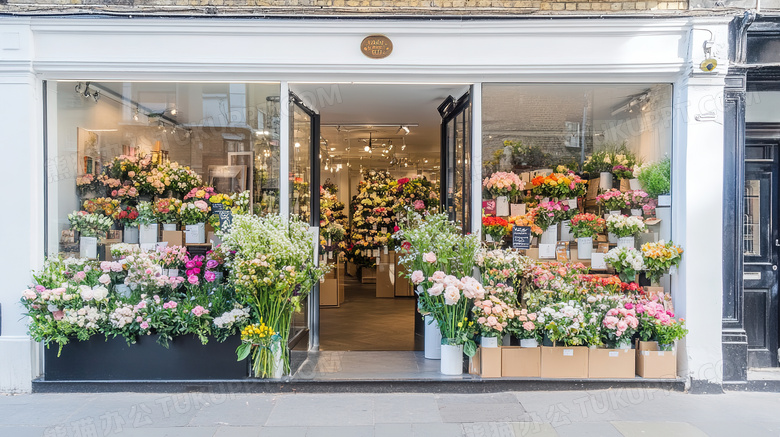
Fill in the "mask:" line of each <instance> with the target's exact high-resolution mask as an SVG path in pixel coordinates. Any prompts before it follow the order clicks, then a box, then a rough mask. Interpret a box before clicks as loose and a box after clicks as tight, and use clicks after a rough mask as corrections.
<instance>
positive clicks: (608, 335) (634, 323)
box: [601, 303, 639, 349]
mask: <svg viewBox="0 0 780 437" xmlns="http://www.w3.org/2000/svg"><path fill="white" fill-rule="evenodd" d="M627 307H630V308H627ZM601 325H602V326H601V336H602V338H601V339H602V341H603V342H604V344H606V345H607V347H608V348H610V349H631V337H633V336H634V334H635V333H636V332H637V329H638V328H639V319H638V318H637V317H636V311H635V310H634V305H633V304H631V303H627V304H623V305H620V306H619V307H617V308H610V309H609V310H608V311H607V313H606V314H605V315H604V319H603V320H602V322H601Z"/></svg>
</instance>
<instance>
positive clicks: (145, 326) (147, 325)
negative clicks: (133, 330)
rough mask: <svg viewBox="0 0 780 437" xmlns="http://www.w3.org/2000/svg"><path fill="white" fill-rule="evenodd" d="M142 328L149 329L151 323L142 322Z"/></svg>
mask: <svg viewBox="0 0 780 437" xmlns="http://www.w3.org/2000/svg"><path fill="white" fill-rule="evenodd" d="M141 329H149V323H147V322H141Z"/></svg>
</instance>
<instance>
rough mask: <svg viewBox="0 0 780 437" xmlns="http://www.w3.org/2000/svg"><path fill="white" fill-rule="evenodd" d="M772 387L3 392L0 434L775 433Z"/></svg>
mask: <svg viewBox="0 0 780 437" xmlns="http://www.w3.org/2000/svg"><path fill="white" fill-rule="evenodd" d="M779 411H780V394H776V393H745V392H728V393H726V394H722V395H691V394H685V393H679V392H668V391H664V390H659V389H619V390H598V391H560V392H554V391H543V392H513V393H495V394H474V395H469V394H246V393H225V392H219V391H218V390H217V391H215V392H212V393H182V394H154V393H144V394H141V393H101V394H26V395H0V437H31V436H36V437H38V436H47V437H48V436H56V437H107V436H139V437H141V436H143V437H163V436H188V437H260V436H285V437H296V436H337V437H351V436H377V437H380V436H382V437H384V436H425V437H438V436H447V437H449V436H474V437H477V436H486V437H487V436H491V437H492V436H497V437H498V436H500V437H512V436H516V437H519V436H534V437H547V436H598V437H612V436H626V437H634V436H659V435H660V436H663V437H677V436H680V437H683V436H684V437H697V436H713V437H721V436H723V437H734V436H737V437H741V436H750V437H763V436H780V414H778V412H779Z"/></svg>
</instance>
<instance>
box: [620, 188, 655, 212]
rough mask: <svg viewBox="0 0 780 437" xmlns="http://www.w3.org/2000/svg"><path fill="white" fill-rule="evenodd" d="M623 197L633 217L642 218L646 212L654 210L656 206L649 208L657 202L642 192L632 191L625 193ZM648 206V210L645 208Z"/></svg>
mask: <svg viewBox="0 0 780 437" xmlns="http://www.w3.org/2000/svg"><path fill="white" fill-rule="evenodd" d="M623 197H624V198H625V200H626V205H627V206H628V208H630V209H631V215H633V216H641V215H642V213H643V212H644V211H645V210H654V209H655V206H654V205H653V206H649V205H650V203H651V202H653V203H655V201H654V200H653V199H652V198H651V197H650V196H649V195H648V194H647V193H645V192H644V191H642V190H632V191H626V192H625V193H623ZM646 206H648V208H645V207H646Z"/></svg>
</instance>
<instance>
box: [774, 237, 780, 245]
mask: <svg viewBox="0 0 780 437" xmlns="http://www.w3.org/2000/svg"><path fill="white" fill-rule="evenodd" d="M775 247H780V238H776V239H775Z"/></svg>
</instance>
